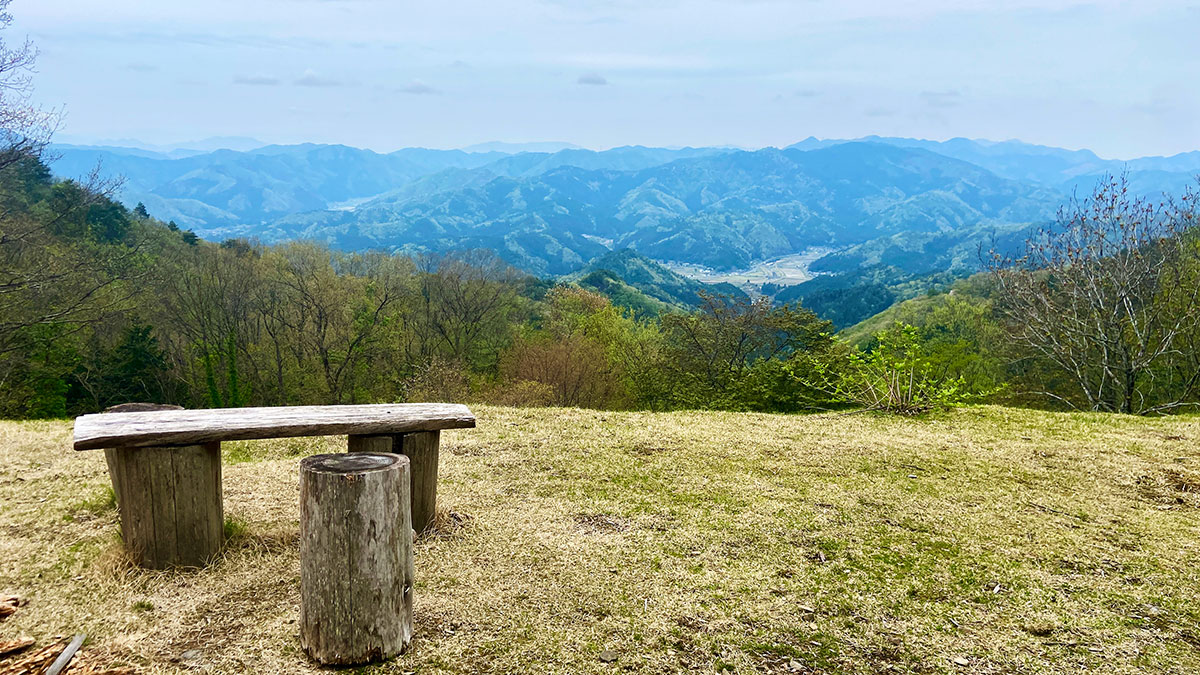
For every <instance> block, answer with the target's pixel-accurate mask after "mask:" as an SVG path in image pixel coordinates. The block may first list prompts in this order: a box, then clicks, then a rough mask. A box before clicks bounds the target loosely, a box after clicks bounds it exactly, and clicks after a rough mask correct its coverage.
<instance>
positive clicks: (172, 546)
mask: <svg viewBox="0 0 1200 675" xmlns="http://www.w3.org/2000/svg"><path fill="white" fill-rule="evenodd" d="M180 409H181V408H179V406H173V405H157V404H151V403H127V404H124V405H119V406H114V407H112V408H109V409H107V410H105V413H126V412H147V411H152V410H180ZM104 458H105V459H106V460H107V461H108V474H109V476H110V477H111V478H112V485H113V494H114V495H115V496H116V498H117V511H118V513H119V514H120V518H121V538H122V540H123V541H124V542H125V547H126V549H127V550H128V551H129V553H130V555H132V556H133V559H134V561H135V562H137V564H138V565H141V566H142V567H149V568H151V569H165V568H168V567H202V566H203V565H204V564H205V563H207V562H208V561H209V560H210V559H212V558H213V556H215V555H216V554H217V553H219V552H220V550H221V544H222V543H223V540H224V534H225V531H224V524H225V517H224V510H223V507H222V503H221V444H220V443H204V444H201V445H182V446H175V447H116V448H106V449H105V450H104Z"/></svg>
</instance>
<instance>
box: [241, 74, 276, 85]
mask: <svg viewBox="0 0 1200 675" xmlns="http://www.w3.org/2000/svg"><path fill="white" fill-rule="evenodd" d="M233 83H234V84H245V85H250V86H252V87H274V86H275V85H277V84H279V78H277V77H270V76H268V75H234V76H233Z"/></svg>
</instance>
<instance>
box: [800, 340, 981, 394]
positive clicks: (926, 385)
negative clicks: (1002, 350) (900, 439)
mask: <svg viewBox="0 0 1200 675" xmlns="http://www.w3.org/2000/svg"><path fill="white" fill-rule="evenodd" d="M920 335H921V333H920V329H918V328H917V327H916V326H911V325H908V324H905V323H900V322H896V323H895V324H894V325H893V326H892V327H891V328H889V329H888V330H886V331H882V332H880V333H878V334H876V335H875V344H874V346H873V348H872V349H871V350H870V351H867V352H862V351H858V350H848V351H847V352H846V353H845V355H844V357H843V358H837V359H832V360H816V361H813V362H812V368H811V369H810V375H809V377H811V378H812V379H810V380H809V384H810V385H811V386H813V387H814V388H817V389H820V390H822V391H826V392H828V393H829V394H830V395H831V396H832V397H833V398H834V399H835V400H837V401H840V402H843V403H848V404H852V405H856V406H860V407H863V408H866V409H868V410H877V411H882V412H889V413H896V414H900V415H919V414H923V413H927V412H930V411H932V410H937V409H944V408H947V407H949V406H952V405H955V404H958V403H963V402H966V401H969V400H972V399H974V398H977V397H978V396H979V395H980V394H981V392H971V391H969V390H967V389H966V388H965V385H964V381H963V378H962V377H961V376H952V375H949V374H948V373H947V370H946V368H944V367H942V365H941V364H939V363H937V362H936V361H935V360H934V359H933V358H931V357H930V355H929V352H928V351H927V350H926V348H925V345H924V344H923V343H922V341H921V337H920Z"/></svg>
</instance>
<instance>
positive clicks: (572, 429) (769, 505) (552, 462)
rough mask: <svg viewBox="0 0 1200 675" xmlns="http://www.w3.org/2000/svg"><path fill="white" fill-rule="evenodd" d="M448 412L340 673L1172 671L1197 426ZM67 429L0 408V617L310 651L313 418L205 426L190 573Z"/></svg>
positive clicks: (180, 648)
mask: <svg viewBox="0 0 1200 675" xmlns="http://www.w3.org/2000/svg"><path fill="white" fill-rule="evenodd" d="M476 413H477V415H478V416H479V420H480V425H479V428H478V429H476V430H472V431H456V432H448V433H446V434H444V436H443V459H442V476H443V478H442V482H441V483H440V505H441V507H442V509H443V513H441V514H440V516H439V518H440V527H441V530H440V532H439V533H437V534H436V535H434V536H430V537H427V538H425V539H424V540H423V541H421V542H420V543H419V545H418V547H417V572H418V575H419V579H418V585H417V590H416V603H417V606H416V615H417V637H416V638H415V640H414V641H413V644H412V647H411V649H410V651H409V652H408V653H407V654H405V655H404V656H402V657H400V658H398V659H395V660H394V661H392V662H390V663H387V664H384V665H382V666H378V667H376V668H373V669H368V672H379V673H404V672H412V671H416V672H420V673H430V672H459V673H472V672H488V673H510V672H512V673H516V672H521V673H526V672H528V673H610V672H616V671H622V672H638V673H670V672H680V671H701V672H713V671H729V672H737V673H787V672H933V673H936V672H971V673H991V672H995V673H1008V672H1061V673H1067V672H1081V671H1101V672H1105V673H1133V672H1173V673H1193V672H1200V601H1198V599H1197V596H1198V595H1200V580H1198V578H1197V577H1198V576H1200V552H1198V549H1200V491H1198V486H1200V419H1198V418H1195V417H1190V418H1175V419H1157V420H1149V419H1137V418H1127V417H1117V416H1101V415H1067V414H1049V413H1038V412H1029V411H1020V410H1011V409H1006V408H996V407H983V408H966V409H960V410H956V411H954V412H952V413H950V414H947V415H945V416H943V417H939V418H934V419H927V420H911V419H890V418H882V417H872V416H865V415H858V416H848V417H847V416H842V417H790V416H771V415H749V414H732V413H671V414H649V413H646V414H643V413H608V412H594V411H582V410H546V409H542V410H520V409H509V408H487V407H480V408H477V409H476ZM69 434H70V425H69V424H68V423H65V422H49V423H41V422H37V423H35V422H23V423H16V422H10V423H0V593H4V592H14V593H17V594H20V595H22V596H25V597H27V598H28V600H29V603H28V605H27V606H24V607H22V608H21V610H20V611H19V612H17V614H15V615H14V616H13V617H11V618H10V619H9V620H8V621H6V622H4V623H0V639H2V638H3V637H4V636H10V635H15V634H27V635H31V636H33V637H36V638H38V639H39V641H40V642H47V641H49V639H50V637H51V636H54V635H67V634H70V633H74V632H86V633H87V634H88V635H89V636H91V637H90V642H89V645H88V646H87V647H85V650H84V651H85V653H86V654H87V655H88V657H89V659H90V660H91V661H92V662H93V663H96V662H104V663H107V662H111V663H114V664H129V665H135V666H138V667H139V669H140V671H141V672H147V673H164V672H177V671H184V670H189V669H190V668H191V667H193V666H194V667H199V668H202V669H206V670H208V671H210V672H229V673H234V672H255V673H297V672H310V671H315V670H317V669H316V668H314V667H313V666H312V665H310V664H309V662H308V661H306V659H305V658H304V657H303V655H302V654H301V653H300V650H299V646H298V635H297V632H298V631H297V626H296V621H297V619H298V616H299V607H298V604H297V603H298V585H299V579H298V575H299V571H298V570H299V565H298V559H297V556H298V546H297V530H298V522H297V517H298V514H297V508H298V507H297V502H298V494H297V490H298V487H297V486H298V480H297V471H298V463H299V458H300V457H301V456H303V455H307V454H313V453H316V452H322V451H337V450H338V449H340V448H341V447H342V443H343V442H344V441H343V440H342V439H337V438H329V439H296V440H284V441H274V442H258V443H231V444H226V448H225V456H226V465H225V504H226V512H227V515H229V516H231V517H232V518H234V519H235V520H236V521H238V523H240V526H239V527H238V528H235V529H238V530H244V531H243V532H241V533H240V534H239V535H238V536H237V537H235V538H234V540H233V541H232V542H231V543H230V545H229V547H228V550H227V551H226V553H225V554H224V555H223V557H222V558H221V559H220V560H219V561H217V562H216V563H215V564H214V565H212V566H211V567H209V568H207V569H205V570H203V571H199V572H149V571H144V570H139V569H135V568H133V567H131V566H130V565H129V564H128V563H127V561H126V560H125V559H124V557H123V556H122V555H121V550H120V546H119V541H118V537H117V522H116V514H115V512H114V510H113V509H112V507H111V505H110V504H109V502H108V499H107V493H106V488H107V485H108V478H107V475H106V473H105V470H104V459H103V454H102V453H99V452H92V453H75V452H73V451H71V450H70V449H69V442H68V441H69ZM189 650H199V651H200V653H201V656H200V658H198V659H189V660H187V661H186V662H182V663H180V662H175V661H173V660H172V659H178V657H180V655H181V654H183V653H184V652H185V651H189ZM604 650H610V651H612V652H614V653H615V654H616V656H617V660H616V662H615V663H605V662H603V661H601V660H600V659H599V654H600V652H601V651H604ZM956 660H957V661H958V664H966V665H958V664H956V663H955V661H956Z"/></svg>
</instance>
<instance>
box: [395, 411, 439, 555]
mask: <svg viewBox="0 0 1200 675" xmlns="http://www.w3.org/2000/svg"><path fill="white" fill-rule="evenodd" d="M392 438H393V447H394V450H393V452H397V453H400V454H403V455H404V456H405V457H408V459H409V461H410V462H411V463H412V523H413V529H414V530H416V531H417V532H418V533H421V532H424V531H425V530H427V529H429V528H430V527H431V526H432V525H433V522H434V520H435V519H436V517H437V480H438V445H439V443H440V440H441V432H438V431H422V432H417V433H408V434H396V435H395V436H393V437H392Z"/></svg>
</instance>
